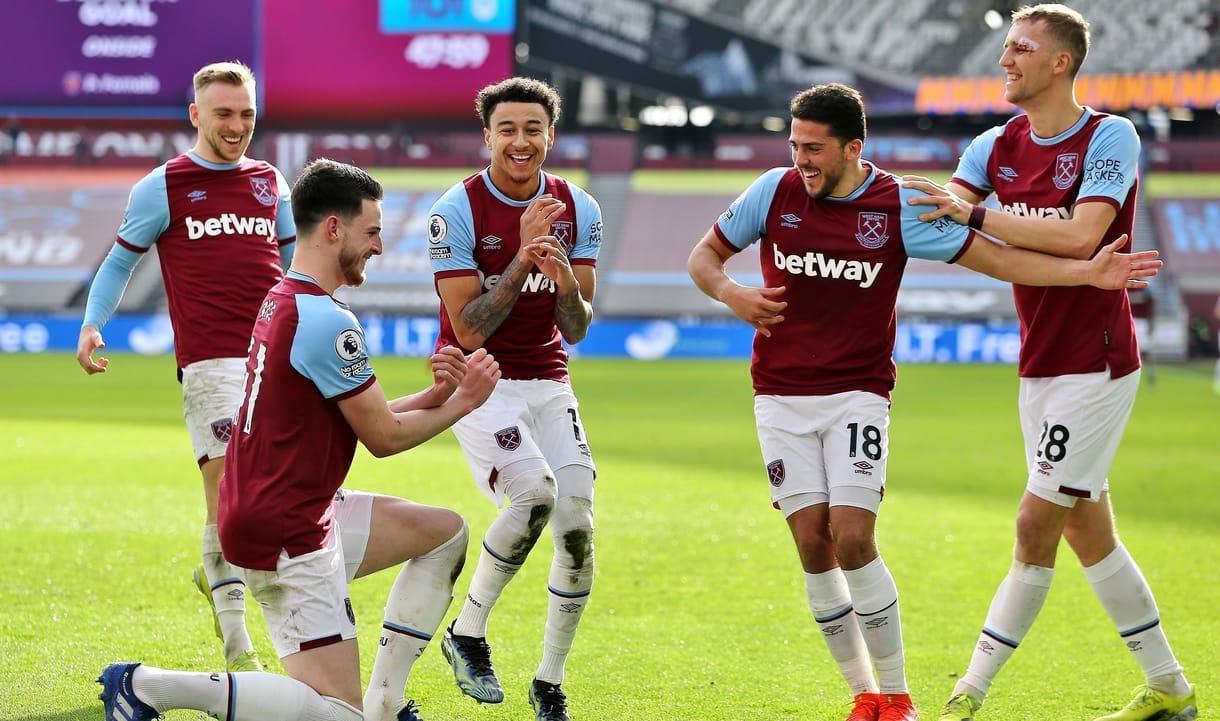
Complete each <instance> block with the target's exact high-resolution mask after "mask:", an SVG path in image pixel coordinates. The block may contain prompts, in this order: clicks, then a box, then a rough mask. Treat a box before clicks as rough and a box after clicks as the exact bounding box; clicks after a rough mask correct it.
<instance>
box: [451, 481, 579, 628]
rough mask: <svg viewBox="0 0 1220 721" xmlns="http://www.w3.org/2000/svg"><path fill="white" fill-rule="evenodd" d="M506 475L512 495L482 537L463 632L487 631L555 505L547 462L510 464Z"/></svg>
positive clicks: (464, 609) (461, 622) (464, 611)
mask: <svg viewBox="0 0 1220 721" xmlns="http://www.w3.org/2000/svg"><path fill="white" fill-rule="evenodd" d="M522 463H528V462H525V461H523V462H522ZM501 478H502V479H503V482H504V488H505V492H506V494H507V495H508V496H509V500H508V506H507V507H506V508H505V509H504V510H503V511H501V512H500V515H498V516H496V520H494V521H492V522H491V525H490V526H489V527H488V528H487V533H486V535H484V537H483V547H482V549H481V550H480V552H479V562H478V565H476V566H475V569H474V574H473V575H472V576H471V578H470V587H469V589H467V591H466V600H465V602H464V603H463V604H462V610H461V612H460V613H459V614H458V617H457V619H456V620H455V621H454V624H453V632H454V633H455V634H457V635H459V636H474V637H476V638H485V637H486V636H487V619H488V617H489V616H490V615H491V609H492V607H493V606H495V604H496V601H498V600H500V594H501V593H503V592H504V589H505V587H506V586H508V583H509V581H512V580H513V577H514V576H516V575H517V571H520V570H521V566H522V564H524V563H525V559H526V558H527V557H528V556H529V552H530V551H531V550H533V548H534V545H535V544H536V543H537V542H538V537H539V536H540V535H542V530H543V529H544V528H546V524H547V521H548V520H550V517H551V511H552V509H554V507H555V478H554V476H553V475H552V474H551V473H550V472H549V471H548V470H546V469H545V467H542V468H538V467H535V468H528V469H526V470H522V471H519V470H517V469H515V468H514V467H513V465H509V466H507V467H505V468H504V469H503V471H502V472H501Z"/></svg>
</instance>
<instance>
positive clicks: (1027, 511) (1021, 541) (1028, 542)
mask: <svg viewBox="0 0 1220 721" xmlns="http://www.w3.org/2000/svg"><path fill="white" fill-rule="evenodd" d="M1064 510H1065V511H1066V509H1064ZM1062 535H1063V520H1062V518H1060V517H1059V516H1058V515H1057V514H1055V513H1053V512H1048V511H1047V509H1045V508H1035V507H1030V506H1029V505H1028V504H1022V506H1021V509H1020V510H1019V511H1018V512H1017V548H1016V552H1015V553H1014V555H1015V556H1016V559H1017V560H1018V561H1021V562H1022V563H1029V564H1032V565H1035V566H1042V567H1044V568H1053V567H1054V565H1055V554H1056V552H1057V551H1058V549H1059V538H1060V537H1061V536H1062Z"/></svg>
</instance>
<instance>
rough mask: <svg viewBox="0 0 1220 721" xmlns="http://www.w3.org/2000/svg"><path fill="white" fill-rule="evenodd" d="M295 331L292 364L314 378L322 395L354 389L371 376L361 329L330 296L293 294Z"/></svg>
mask: <svg viewBox="0 0 1220 721" xmlns="http://www.w3.org/2000/svg"><path fill="white" fill-rule="evenodd" d="M296 303H297V331H296V335H295V336H294V337H293V339H292V352H291V354H290V356H289V358H290V360H291V362H292V367H293V368H295V369H296V371H297V372H298V373H300V374H301V375H303V376H305V377H306V378H308V379H309V380H311V381H313V384H314V385H315V386H317V388H318V391H319V392H320V393H321V394H322V396H323V397H325V398H334V397H336V396H339V395H342V394H344V393H347V392H348V391H352V390H355V389H357V388H359V387H360V386H361V385H363V384H364V383H365V382H367V381H368V380H369V379H370V378H372V377H373V366H372V364H371V363H369V355H368V350H367V346H366V345H365V343H364V328H362V327H361V326H360V321H358V320H356V316H355V315H353V314H352V312H351V311H350V310H348V309H347V308H345V307H343V306H341V305H339V304H338V303H336V302H335V301H334V299H333V298H331V297H330V296H325V295H308V294H302V295H298V296H296Z"/></svg>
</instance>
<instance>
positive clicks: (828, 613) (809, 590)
mask: <svg viewBox="0 0 1220 721" xmlns="http://www.w3.org/2000/svg"><path fill="white" fill-rule="evenodd" d="M805 597H806V599H808V601H809V610H810V611H812V612H813V620H814V621H815V622H816V623H817V624H818V630H820V631H821V632H822V639H823V640H824V641H826V647H827V648H829V649H830V657H831V658H833V659H834V660H835V663H837V664H838V665H839V673H841V674H843V680H844V681H846V682H847V685H848V686H849V687H850V688H851V693H852V695H853V696H856V695H859V694H862V693H877V680H876V679H875V678H873V667H872V663H871V661H870V659H869V655H868V647H867V646H866V645H865V644H864V636H863V635H862V634H861V633H860V624H859V622H858V621H857V619H856V614H855V613H854V612H853V608H852V605H851V593H850V592H849V591H848V590H847V579H846V578H845V577H844V575H843V571H842V569H839V568H834V569H831V570H829V571H826V572H824V573H806V574H805Z"/></svg>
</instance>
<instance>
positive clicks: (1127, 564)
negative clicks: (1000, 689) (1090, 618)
mask: <svg viewBox="0 0 1220 721" xmlns="http://www.w3.org/2000/svg"><path fill="white" fill-rule="evenodd" d="M1084 575H1085V578H1087V579H1088V580H1089V585H1091V586H1092V587H1093V593H1094V594H1096V595H1097V600H1099V601H1101V605H1102V607H1103V608H1105V609H1106V613H1107V614H1109V616H1110V620H1111V621H1113V622H1114V625H1115V626H1116V627H1118V633H1119V635H1120V636H1122V638H1123V642H1124V643H1126V644H1127V649H1128V650H1130V651H1131V654H1132V655H1133V656H1134V657H1135V660H1136V662H1137V663H1138V664H1139V665H1140V668H1141V669H1142V670H1143V671H1144V676H1145V677H1146V678H1147V679H1148V681H1149V684H1148V685H1149V686H1152V687H1153V688H1156V689H1157V690H1159V691H1164V692H1166V693H1169V694H1171V695H1173V696H1185V695H1186V694H1188V693H1189V692H1190V687H1189V685H1187V683H1186V679H1185V677H1183V676H1182V666H1181V664H1179V663H1178V660H1177V659H1176V658H1174V655H1173V651H1172V650H1170V648H1169V641H1168V640H1167V639H1166V638H1165V631H1164V629H1162V628H1161V617H1160V612H1159V611H1158V609H1157V605H1156V599H1154V598H1153V597H1152V589H1151V588H1149V587H1148V582H1147V581H1146V580H1145V579H1144V574H1143V573H1141V572H1140V569H1139V566H1138V565H1137V564H1136V563H1135V559H1134V558H1132V557H1131V554H1130V553H1128V552H1127V549H1126V548H1125V547H1123V546H1122V545H1120V546H1118V548H1115V549H1114V550H1113V551H1112V552H1111V553H1110V555H1108V556H1106V557H1105V558H1103V559H1102V560H1101V561H1100V562H1098V563H1096V564H1094V565H1092V566H1089V567H1087V568H1085V569H1084ZM1154 679H1155V680H1156V682H1157V684H1158V685H1157V686H1153V685H1152V681H1153V680H1154ZM1161 686H1166V688H1161Z"/></svg>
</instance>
